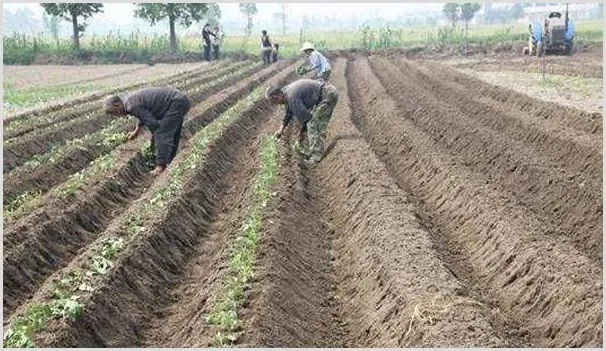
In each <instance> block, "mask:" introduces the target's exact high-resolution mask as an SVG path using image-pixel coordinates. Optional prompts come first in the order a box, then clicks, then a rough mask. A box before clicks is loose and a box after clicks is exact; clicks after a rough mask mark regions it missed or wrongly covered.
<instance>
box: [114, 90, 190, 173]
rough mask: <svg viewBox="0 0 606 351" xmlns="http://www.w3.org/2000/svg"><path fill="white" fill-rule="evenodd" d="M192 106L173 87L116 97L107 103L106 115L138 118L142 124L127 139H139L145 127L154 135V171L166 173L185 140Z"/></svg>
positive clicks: (139, 91)
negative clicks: (184, 127)
mask: <svg viewBox="0 0 606 351" xmlns="http://www.w3.org/2000/svg"><path fill="white" fill-rule="evenodd" d="M190 106H191V103H190V101H189V99H188V98H187V97H186V96H185V95H183V93H181V92H180V91H178V90H176V89H173V88H146V89H141V90H138V91H135V92H133V93H131V94H126V95H123V96H118V95H116V96H112V97H110V98H109V99H108V100H107V102H106V104H105V108H106V112H107V113H109V114H110V115H114V116H127V115H132V116H135V117H136V118H137V119H138V120H139V124H138V125H137V127H136V128H135V130H134V131H132V132H130V133H128V134H127V136H126V138H127V140H132V139H135V138H136V137H137V136H138V135H139V134H140V133H141V129H142V127H143V126H145V127H146V128H147V129H149V131H151V132H152V145H153V148H154V153H155V156H156V167H155V168H154V170H153V171H152V173H153V174H155V175H157V174H160V173H162V172H163V171H164V170H165V169H166V167H167V166H168V165H169V164H170V163H171V162H172V160H173V159H174V158H175V155H176V154H177V149H178V147H179V141H180V140H181V127H182V125H183V119H184V117H185V115H186V114H187V112H188V111H189V108H190Z"/></svg>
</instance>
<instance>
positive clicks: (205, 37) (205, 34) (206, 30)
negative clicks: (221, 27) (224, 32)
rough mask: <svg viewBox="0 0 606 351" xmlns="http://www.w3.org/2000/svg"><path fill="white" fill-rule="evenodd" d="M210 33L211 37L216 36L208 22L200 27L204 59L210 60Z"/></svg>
mask: <svg viewBox="0 0 606 351" xmlns="http://www.w3.org/2000/svg"><path fill="white" fill-rule="evenodd" d="M211 35H212V36H213V37H216V36H215V33H213V32H212V31H211V30H210V24H208V23H206V24H205V25H204V27H203V28H202V41H203V42H204V59H205V60H206V61H210V47H211V42H210V37H211Z"/></svg>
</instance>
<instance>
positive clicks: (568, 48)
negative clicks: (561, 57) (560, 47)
mask: <svg viewBox="0 0 606 351" xmlns="http://www.w3.org/2000/svg"><path fill="white" fill-rule="evenodd" d="M564 53H565V54H566V55H568V56H570V55H572V42H570V43H567V44H566V48H565V49H564Z"/></svg>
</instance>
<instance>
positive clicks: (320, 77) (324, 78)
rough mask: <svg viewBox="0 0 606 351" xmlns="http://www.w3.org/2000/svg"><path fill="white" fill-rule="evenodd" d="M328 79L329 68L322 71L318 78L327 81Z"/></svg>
mask: <svg viewBox="0 0 606 351" xmlns="http://www.w3.org/2000/svg"><path fill="white" fill-rule="evenodd" d="M329 79H330V70H327V71H324V72H323V73H322V74H321V75H320V76H319V77H318V80H320V81H324V82H328V80H329Z"/></svg>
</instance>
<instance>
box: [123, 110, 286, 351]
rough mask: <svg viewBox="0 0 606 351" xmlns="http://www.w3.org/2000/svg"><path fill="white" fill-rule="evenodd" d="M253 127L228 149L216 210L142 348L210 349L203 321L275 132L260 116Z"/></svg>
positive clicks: (270, 119) (271, 119)
mask: <svg viewBox="0 0 606 351" xmlns="http://www.w3.org/2000/svg"><path fill="white" fill-rule="evenodd" d="M255 119H256V121H255V124H254V125H253V126H250V127H249V128H248V129H247V132H246V134H244V135H242V136H241V138H238V140H237V141H235V142H234V143H233V144H232V145H230V149H231V150H230V151H229V152H230V154H231V155H232V157H233V159H231V160H226V161H227V162H222V164H221V165H220V166H219V165H217V166H218V167H224V168H226V170H227V171H225V172H224V176H222V177H221V178H220V179H219V181H218V182H217V183H216V184H215V185H214V187H215V189H216V204H215V205H214V206H213V207H212V208H209V209H208V214H209V216H210V218H209V221H208V224H207V226H205V227H204V228H201V229H202V230H200V231H199V236H200V237H201V238H203V240H201V242H200V243H199V245H197V246H196V247H195V248H194V250H193V252H192V253H190V254H189V259H188V260H187V262H186V264H185V267H184V268H183V272H182V274H181V278H180V279H179V283H178V284H177V285H176V286H175V287H173V288H171V289H170V292H169V293H168V294H167V299H166V302H165V303H164V304H161V305H160V306H161V307H160V308H158V309H157V310H156V312H155V316H154V318H153V319H152V320H151V321H150V322H149V323H146V326H145V330H144V331H143V333H142V335H143V337H142V339H141V341H140V343H136V344H135V345H137V346H143V347H169V348H179V347H209V346H211V341H212V337H213V330H212V328H211V327H209V326H208V324H207V323H206V320H205V317H206V316H207V315H208V314H209V313H210V311H211V307H212V306H211V304H212V302H213V298H212V297H214V296H217V295H218V290H219V289H220V288H221V287H222V286H223V283H224V282H225V279H224V277H225V274H226V271H227V268H228V260H229V255H230V251H229V247H230V246H231V245H229V244H230V242H233V241H234V240H235V238H236V236H237V235H238V233H239V231H240V228H241V226H242V223H243V221H244V218H245V217H246V216H247V215H248V211H249V206H250V189H252V188H253V178H254V176H255V175H256V173H257V172H258V169H259V167H260V163H259V160H260V159H259V153H260V150H261V144H262V141H263V138H264V137H266V136H267V135H269V134H270V133H271V132H272V131H273V130H274V129H275V125H276V122H279V121H278V120H277V119H276V118H275V114H274V113H273V112H272V111H271V110H264V111H260V113H259V114H258V115H257V117H256V118H255Z"/></svg>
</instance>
